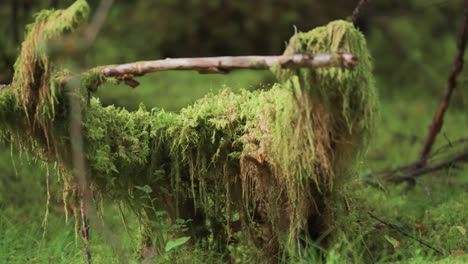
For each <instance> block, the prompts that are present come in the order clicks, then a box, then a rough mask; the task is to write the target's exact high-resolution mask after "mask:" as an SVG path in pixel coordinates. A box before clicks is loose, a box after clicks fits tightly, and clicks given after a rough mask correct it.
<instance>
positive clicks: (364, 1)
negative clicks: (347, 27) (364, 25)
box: [351, 0, 369, 24]
mask: <svg viewBox="0 0 468 264" xmlns="http://www.w3.org/2000/svg"><path fill="white" fill-rule="evenodd" d="M367 3H369V0H360V1H359V3H358V4H357V6H356V7H355V8H354V11H353V14H352V15H351V22H353V24H355V23H356V21H357V19H358V17H359V13H360V11H361V9H362V8H363V7H364V5H365V4H367Z"/></svg>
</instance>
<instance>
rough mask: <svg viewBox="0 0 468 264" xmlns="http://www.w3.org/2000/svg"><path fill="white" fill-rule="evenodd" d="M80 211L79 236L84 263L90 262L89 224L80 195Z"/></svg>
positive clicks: (88, 263)
mask: <svg viewBox="0 0 468 264" xmlns="http://www.w3.org/2000/svg"><path fill="white" fill-rule="evenodd" d="M80 212H81V228H82V230H81V237H82V238H83V241H84V244H85V245H84V249H83V251H84V254H85V256H86V263H87V264H91V251H90V249H89V224H88V219H87V217H86V209H85V205H84V198H83V197H80Z"/></svg>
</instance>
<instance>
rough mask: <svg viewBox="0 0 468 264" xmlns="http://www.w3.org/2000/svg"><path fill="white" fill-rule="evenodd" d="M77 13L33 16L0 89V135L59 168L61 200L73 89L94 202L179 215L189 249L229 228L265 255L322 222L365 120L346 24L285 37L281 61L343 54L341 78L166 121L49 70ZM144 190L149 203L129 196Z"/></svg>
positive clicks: (94, 77) (356, 48)
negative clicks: (106, 99) (346, 60)
mask: <svg viewBox="0 0 468 264" xmlns="http://www.w3.org/2000/svg"><path fill="white" fill-rule="evenodd" d="M87 13H88V6H87V4H86V1H84V0H78V1H76V2H75V4H73V5H72V6H71V7H70V8H68V9H67V10H59V11H55V12H51V11H44V12H41V13H40V14H39V15H37V17H36V22H35V23H34V24H33V25H31V26H30V27H29V29H28V35H27V37H26V40H25V42H24V43H23V48H22V52H21V55H20V57H19V58H18V61H17V63H16V65H15V77H14V81H13V84H12V88H11V89H7V90H4V91H2V92H1V93H0V125H1V131H2V132H1V133H2V135H3V136H4V137H8V138H10V139H11V140H12V142H15V143H18V144H19V145H20V146H21V147H22V148H23V149H27V150H30V151H32V152H33V153H34V154H35V155H39V156H41V157H42V158H45V159H47V160H52V161H56V162H58V163H59V164H60V167H61V168H62V170H63V175H64V194H65V195H64V199H65V200H66V201H67V202H68V203H73V202H75V199H76V197H74V196H73V195H69V193H73V188H74V185H73V180H72V179H71V178H70V177H68V176H66V175H70V171H71V170H72V167H71V161H70V160H71V157H70V154H69V152H70V151H69V149H70V144H71V140H73V139H70V138H69V130H68V126H69V116H70V106H69V104H68V103H67V100H66V97H67V94H69V93H73V95H74V96H79V97H80V98H81V103H82V106H83V107H82V109H83V113H82V116H83V119H82V127H83V129H84V138H85V139H84V144H85V153H84V154H85V157H86V162H87V165H88V166H87V172H86V173H87V175H89V177H90V180H91V188H92V190H93V192H95V193H99V194H101V195H102V197H104V198H106V199H109V200H111V201H115V202H119V203H121V202H123V203H124V204H126V205H127V206H128V207H130V208H132V209H133V211H134V212H136V213H137V214H138V216H139V218H140V220H141V221H142V223H145V221H150V220H151V218H152V215H151V213H150V212H149V211H148V210H147V208H148V207H154V208H157V209H158V210H164V211H167V212H168V215H169V217H170V218H171V219H172V220H175V219H177V218H184V219H192V220H193V221H192V223H191V226H190V228H191V229H190V231H189V233H190V235H191V236H192V237H193V238H194V239H195V240H197V239H205V238H206V237H207V236H208V235H209V234H214V236H215V240H216V242H217V243H218V244H219V246H220V247H223V246H225V245H226V244H227V241H228V239H229V237H230V236H231V235H232V233H233V230H232V229H231V226H233V225H232V223H233V222H239V223H240V224H241V230H242V231H243V232H244V233H243V234H244V236H243V237H244V238H247V241H248V242H249V243H252V244H253V245H256V247H257V248H258V249H259V250H260V252H261V253H262V254H268V255H269V256H271V253H277V252H282V251H285V249H286V248H291V247H292V248H294V247H297V246H300V245H299V244H300V243H298V241H300V240H302V239H307V238H308V239H314V238H317V237H319V236H320V235H321V234H323V233H324V232H327V231H328V229H329V228H331V226H333V223H334V218H335V216H336V215H335V214H336V210H337V208H338V205H337V203H340V202H338V201H339V196H340V195H339V192H340V191H342V190H343V186H344V184H345V183H346V181H347V180H348V179H349V178H350V177H352V176H353V172H354V169H355V164H356V162H357V161H359V160H360V154H361V153H362V152H363V150H364V149H365V146H366V143H367V138H368V137H369V132H370V131H371V130H372V126H373V124H374V120H375V113H376V94H375V89H374V83H373V79H372V75H371V70H372V67H371V61H370V56H369V54H368V51H367V48H366V43H365V40H364V37H363V35H362V34H361V33H360V32H359V31H358V30H357V29H355V28H354V27H353V25H352V24H351V23H348V22H345V21H334V22H331V23H329V24H328V25H326V26H324V27H319V28H316V29H314V30H312V31H310V32H306V33H297V34H295V35H294V36H293V37H292V38H291V40H290V42H289V45H288V48H287V49H286V51H285V53H286V54H291V53H302V52H311V53H319V52H339V51H343V52H349V53H351V54H354V55H355V56H357V57H358V59H359V63H358V65H357V66H356V67H354V69H341V68H328V69H299V70H284V69H273V71H274V72H275V74H276V75H277V76H278V79H279V80H280V83H278V84H275V85H274V86H273V88H272V89H270V90H268V91H254V92H247V91H244V92H241V93H240V94H234V93H232V92H230V91H229V90H223V91H221V92H220V93H219V94H217V95H210V96H207V97H205V98H203V99H200V100H198V101H197V102H196V103H195V104H194V105H192V106H189V107H187V108H185V109H183V110H182V111H181V112H180V113H179V114H174V113H168V112H165V111H164V110H160V109H152V110H147V109H145V108H144V107H141V108H140V109H139V110H137V111H135V112H129V111H127V110H125V109H121V108H117V107H114V106H109V107H103V106H102V105H101V104H100V102H99V100H98V99H96V98H92V99H91V102H90V104H89V105H88V104H87V100H86V98H87V93H88V92H89V91H90V90H95V89H97V87H98V86H99V85H100V84H101V83H102V82H105V81H107V79H106V78H105V77H104V76H102V74H100V73H98V72H87V73H85V74H83V75H82V84H83V85H82V89H81V90H80V91H72V90H71V89H70V87H68V86H67V81H66V80H68V79H69V78H64V77H66V76H68V73H67V70H66V69H64V68H63V66H62V65H60V62H59V61H51V60H50V58H49V57H48V55H47V53H46V51H45V50H44V44H45V43H47V41H49V40H50V39H55V38H58V37H60V36H61V35H62V34H64V33H69V32H72V31H74V30H75V29H76V28H77V27H78V26H79V25H80V24H81V23H82V22H83V21H84V20H85V18H86V15H87ZM145 185H148V186H149V187H151V190H152V192H151V193H150V195H151V199H152V200H149V199H144V198H140V197H141V195H140V193H138V192H141V191H140V190H139V189H137V188H135V187H136V186H145ZM207 220H209V221H207ZM207 223H209V224H207ZM147 235H148V236H149V237H150V236H151V234H150V233H148V234H147ZM290 252H291V251H290Z"/></svg>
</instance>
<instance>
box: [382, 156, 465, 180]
mask: <svg viewBox="0 0 468 264" xmlns="http://www.w3.org/2000/svg"><path fill="white" fill-rule="evenodd" d="M463 161H465V162H468V150H466V151H465V152H463V153H460V154H458V155H455V156H453V157H451V158H450V159H447V160H446V161H443V162H440V163H438V164H436V165H432V166H424V167H420V168H418V169H416V170H412V171H411V172H409V173H407V174H405V175H403V176H400V177H388V178H387V181H390V182H395V183H400V182H404V181H408V180H414V179H415V178H417V177H419V176H421V175H424V174H426V173H430V172H434V171H438V170H441V169H445V168H449V167H451V166H453V164H454V163H456V162H463Z"/></svg>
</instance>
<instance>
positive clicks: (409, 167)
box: [364, 138, 468, 190]
mask: <svg viewBox="0 0 468 264" xmlns="http://www.w3.org/2000/svg"><path fill="white" fill-rule="evenodd" d="M453 149H458V150H457V151H453ZM467 152H468V138H461V139H457V140H455V141H451V142H449V143H448V144H446V145H444V146H442V147H440V148H438V149H436V150H435V151H432V152H431V153H430V154H429V155H428V156H427V157H426V158H425V160H424V163H423V164H422V165H421V160H416V161H414V162H412V163H409V164H406V165H403V166H399V167H396V168H394V169H388V168H387V169H384V170H381V171H376V172H373V173H371V174H369V175H367V178H366V179H365V180H364V183H365V184H367V185H369V186H372V187H375V188H378V189H380V190H382V188H383V187H382V185H381V184H380V183H379V182H377V181H375V180H372V179H371V178H374V179H375V178H378V179H382V180H384V181H387V182H393V183H402V182H404V181H412V182H414V181H415V179H416V178H417V177H420V176H422V175H424V174H429V173H431V172H435V171H438V170H441V169H444V168H447V167H451V166H453V165H454V164H456V163H459V162H464V161H468V158H467V157H466V154H467ZM446 153H451V154H450V156H449V155H447V154H446ZM435 161H439V162H438V163H436V164H435V165H431V164H434V163H435ZM395 175H399V176H395Z"/></svg>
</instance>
